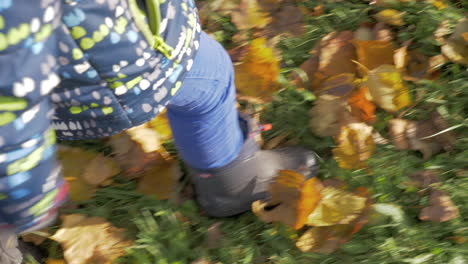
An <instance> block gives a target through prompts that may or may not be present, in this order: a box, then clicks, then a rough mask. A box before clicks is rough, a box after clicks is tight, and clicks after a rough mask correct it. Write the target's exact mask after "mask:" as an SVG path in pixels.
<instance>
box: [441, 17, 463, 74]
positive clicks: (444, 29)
mask: <svg viewBox="0 0 468 264" xmlns="http://www.w3.org/2000/svg"><path fill="white" fill-rule="evenodd" d="M450 32H451V31H450V24H449V22H448V21H444V22H443V23H442V24H441V25H440V26H439V28H438V29H437V30H436V31H435V32H434V37H435V38H436V40H437V41H438V42H439V43H440V44H441V45H442V47H441V50H442V54H443V55H444V56H446V57H447V58H448V59H449V60H451V61H453V62H455V63H459V64H463V65H468V41H467V37H468V19H466V18H463V19H461V20H460V21H458V23H457V25H456V26H455V29H454V32H453V34H452V35H450V36H449V37H448V38H447V35H448V34H450Z"/></svg>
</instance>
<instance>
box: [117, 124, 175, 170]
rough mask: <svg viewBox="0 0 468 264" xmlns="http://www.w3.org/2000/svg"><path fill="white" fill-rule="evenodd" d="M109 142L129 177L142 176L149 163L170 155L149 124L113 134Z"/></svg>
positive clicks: (118, 161)
mask: <svg viewBox="0 0 468 264" xmlns="http://www.w3.org/2000/svg"><path fill="white" fill-rule="evenodd" d="M109 144H110V145H111V146H112V149H113V152H114V159H115V160H116V161H117V163H118V164H119V166H120V167H121V168H122V170H123V171H124V176H125V177H127V178H129V179H131V178H136V177H139V176H141V173H142V172H143V171H144V170H145V169H146V168H147V167H148V165H150V164H152V163H154V162H156V161H158V160H161V159H162V157H165V158H167V157H168V154H167V153H166V151H165V150H164V148H163V147H162V146H161V143H160V140H159V135H158V133H156V131H154V130H153V129H151V128H149V127H148V124H143V125H140V126H136V127H133V128H130V129H128V130H126V131H124V132H121V133H119V134H117V135H114V136H112V137H111V138H110V139H109Z"/></svg>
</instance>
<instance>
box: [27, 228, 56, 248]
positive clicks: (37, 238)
mask: <svg viewBox="0 0 468 264" xmlns="http://www.w3.org/2000/svg"><path fill="white" fill-rule="evenodd" d="M38 232H40V233H41V234H40V235H38V234H37V233H38ZM50 235H51V234H50V233H49V230H48V229H47V228H46V229H42V230H39V231H36V232H34V233H25V234H22V235H21V239H22V240H23V241H24V242H30V243H33V244H34V245H36V246H39V245H40V244H42V242H44V241H45V240H46V239H47V238H48V237H49V236H50Z"/></svg>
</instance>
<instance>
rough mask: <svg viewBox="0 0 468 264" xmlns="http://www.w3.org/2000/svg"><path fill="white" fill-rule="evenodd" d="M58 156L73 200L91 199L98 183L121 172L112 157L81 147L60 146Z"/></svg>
mask: <svg viewBox="0 0 468 264" xmlns="http://www.w3.org/2000/svg"><path fill="white" fill-rule="evenodd" d="M57 158H58V160H59V161H60V163H61V164H62V168H63V176H64V179H65V180H66V181H67V182H68V184H69V187H70V189H69V196H70V199H71V200H73V201H85V200H89V199H90V198H91V197H92V196H93V195H94V193H95V192H96V190H97V186H98V185H100V184H102V183H104V182H105V181H106V180H108V179H110V178H111V177H112V176H115V175H117V174H118V173H119V172H120V170H119V168H118V165H117V164H116V163H115V162H114V161H113V160H112V159H111V158H109V157H106V156H104V155H103V154H101V153H96V152H91V151H85V150H83V149H80V148H73V147H68V146H59V148H58V150H57Z"/></svg>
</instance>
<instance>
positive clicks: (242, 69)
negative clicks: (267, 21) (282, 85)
mask: <svg viewBox="0 0 468 264" xmlns="http://www.w3.org/2000/svg"><path fill="white" fill-rule="evenodd" d="M235 73H236V74H235V75H236V76H235V83H236V88H237V90H238V91H239V92H240V93H241V94H244V95H248V96H253V97H260V98H262V99H265V98H270V97H271V95H272V94H273V92H275V91H276V90H277V89H278V88H279V85H278V82H277V81H278V76H279V60H278V59H277V58H276V57H275V56H274V54H273V49H271V48H270V47H268V46H267V45H266V39H265V38H257V39H254V40H253V41H252V43H251V44H250V46H249V50H248V52H247V54H246V55H245V57H244V59H243V61H242V62H241V63H240V64H237V65H235ZM253 87H255V88H254V89H253Z"/></svg>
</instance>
